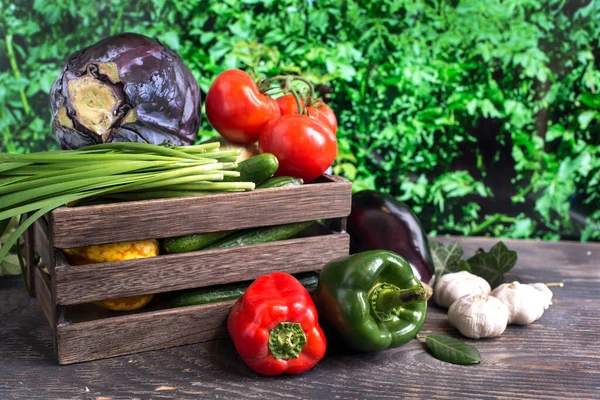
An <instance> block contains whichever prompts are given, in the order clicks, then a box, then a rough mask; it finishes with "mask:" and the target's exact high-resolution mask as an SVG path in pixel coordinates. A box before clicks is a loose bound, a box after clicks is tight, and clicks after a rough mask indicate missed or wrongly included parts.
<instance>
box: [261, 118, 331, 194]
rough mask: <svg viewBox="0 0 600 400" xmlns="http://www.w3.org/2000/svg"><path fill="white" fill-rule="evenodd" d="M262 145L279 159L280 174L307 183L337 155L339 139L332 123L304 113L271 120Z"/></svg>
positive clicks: (322, 170)
mask: <svg viewBox="0 0 600 400" xmlns="http://www.w3.org/2000/svg"><path fill="white" fill-rule="evenodd" d="M259 146H260V151H261V152H263V153H272V154H274V155H275V157H277V160H279V168H278V169H277V175H279V176H282V175H283V176H295V177H297V178H302V179H304V181H305V182H310V181H312V180H314V179H316V178H318V177H319V176H320V175H321V174H322V173H323V172H325V170H326V169H327V168H328V167H329V166H330V165H331V164H332V163H333V161H334V160H335V157H336V156H337V141H336V139H335V135H334V134H333V132H332V131H331V129H330V128H329V126H327V125H325V124H324V123H322V122H321V121H319V120H317V119H314V118H309V117H308V116H306V115H300V114H294V115H284V116H282V117H280V118H277V119H275V120H273V121H271V122H270V123H269V124H268V125H267V127H266V128H265V131H264V132H263V133H262V135H260V139H259Z"/></svg>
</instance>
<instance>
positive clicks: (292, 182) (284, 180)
mask: <svg viewBox="0 0 600 400" xmlns="http://www.w3.org/2000/svg"><path fill="white" fill-rule="evenodd" d="M303 183H304V181H303V180H302V179H300V178H294V177H292V176H276V177H275V178H271V179H269V180H268V181H266V182H265V183H263V184H262V185H259V186H257V187H256V189H272V188H278V187H287V186H300V185H302V184H303Z"/></svg>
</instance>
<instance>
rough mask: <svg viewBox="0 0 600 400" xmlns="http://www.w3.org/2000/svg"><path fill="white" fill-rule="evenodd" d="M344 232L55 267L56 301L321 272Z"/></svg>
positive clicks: (343, 249)
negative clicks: (281, 273) (273, 274)
mask: <svg viewBox="0 0 600 400" xmlns="http://www.w3.org/2000/svg"><path fill="white" fill-rule="evenodd" d="M349 246H350V237H349V236H348V234H347V233H336V234H330V235H324V236H313V237H305V238H298V239H290V240H282V241H278V242H271V243H263V244H257V245H251V246H240V247H232V248H229V249H218V250H205V251H195V252H190V253H180V254H169V255H164V256H157V257H152V258H145V259H136V260H127V261H120V262H113V263H99V264H90V265H79V266H75V265H69V266H56V268H55V274H56V281H55V285H56V301H57V302H58V304H63V305H68V304H81V303H87V302H91V301H97V300H103V299H112V298H117V297H124V296H134V295H139V294H150V293H159V292H170V291H174V290H181V289H189V288H195V287H203V286H211V285H218V284H225V283H230V282H237V281H243V280H250V279H255V278H256V277H258V276H260V275H262V274H265V273H268V272H273V271H277V270H278V271H284V272H289V273H296V272H305V271H315V270H320V269H321V268H322V267H323V266H324V265H325V264H326V263H327V262H328V261H330V260H332V259H334V258H337V257H341V256H344V255H347V254H348V251H349Z"/></svg>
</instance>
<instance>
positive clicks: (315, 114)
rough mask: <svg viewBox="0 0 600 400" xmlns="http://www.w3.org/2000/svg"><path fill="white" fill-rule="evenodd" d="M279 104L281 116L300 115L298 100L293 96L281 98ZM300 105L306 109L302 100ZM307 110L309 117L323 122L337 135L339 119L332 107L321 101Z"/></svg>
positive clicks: (278, 100) (287, 95) (288, 95)
mask: <svg viewBox="0 0 600 400" xmlns="http://www.w3.org/2000/svg"><path fill="white" fill-rule="evenodd" d="M277 104H279V110H280V111H281V115H292V114H298V104H297V103H296V99H295V98H294V95H292V94H286V95H285V96H281V97H279V98H278V99H277ZM300 105H301V107H302V108H304V102H303V101H302V100H300ZM306 109H307V111H308V116H309V117H311V118H315V119H318V120H319V121H321V122H323V123H324V124H325V125H327V126H329V128H331V131H332V132H333V134H334V135H335V134H336V132H337V119H336V118H335V113H334V112H333V110H332V109H331V107H329V106H328V105H327V104H325V103H323V102H322V101H321V102H319V103H317V104H316V105H314V106H308V107H307V108H306Z"/></svg>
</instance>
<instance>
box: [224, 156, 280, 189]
mask: <svg viewBox="0 0 600 400" xmlns="http://www.w3.org/2000/svg"><path fill="white" fill-rule="evenodd" d="M278 167H279V161H277V157H275V156H274V155H273V154H271V153H263V154H259V155H257V156H254V157H252V158H249V159H247V160H244V161H242V162H241V163H239V164H238V167H237V170H238V172H239V173H240V176H238V177H232V176H226V177H224V178H223V182H254V183H257V184H258V183H261V182H264V181H266V180H267V179H269V178H270V177H272V176H273V174H274V173H275V172H277V168H278Z"/></svg>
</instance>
